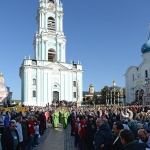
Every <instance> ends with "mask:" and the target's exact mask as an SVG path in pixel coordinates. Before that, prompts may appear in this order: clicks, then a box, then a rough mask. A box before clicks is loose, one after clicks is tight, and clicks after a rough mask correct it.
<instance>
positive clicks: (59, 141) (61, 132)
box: [33, 124, 77, 150]
mask: <svg viewBox="0 0 150 150" xmlns="http://www.w3.org/2000/svg"><path fill="white" fill-rule="evenodd" d="M39 142H40V144H39V145H38V146H37V147H35V148H34V149H33V150H77V149H76V148H74V136H70V125H69V126H68V128H67V129H63V128H62V125H61V124H60V125H59V127H58V128H56V129H54V128H53V127H52V126H50V127H49V128H48V129H47V130H46V133H45V134H44V135H43V136H41V137H40V139H39Z"/></svg>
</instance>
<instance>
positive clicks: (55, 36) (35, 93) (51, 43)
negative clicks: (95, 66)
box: [20, 0, 83, 106]
mask: <svg viewBox="0 0 150 150" xmlns="http://www.w3.org/2000/svg"><path fill="white" fill-rule="evenodd" d="M63 15H64V13H63V6H62V3H61V2H60V1H59V0H40V2H39V7H38V10H37V16H36V20H37V24H38V30H37V32H36V34H35V37H34V42H33V45H34V59H31V58H30V56H29V58H26V57H25V58H24V60H23V63H22V65H21V67H20V78H21V102H22V104H25V105H37V106H45V105H46V104H47V103H49V104H51V103H53V102H56V103H59V101H63V100H66V101H71V102H78V104H80V102H81V100H82V73H83V71H82V65H81V62H79V61H78V62H77V63H74V61H72V62H70V63H66V37H65V36H64V32H63Z"/></svg>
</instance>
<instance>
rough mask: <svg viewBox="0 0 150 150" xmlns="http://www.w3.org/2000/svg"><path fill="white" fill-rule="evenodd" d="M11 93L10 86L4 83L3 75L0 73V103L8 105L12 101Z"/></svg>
mask: <svg viewBox="0 0 150 150" xmlns="http://www.w3.org/2000/svg"><path fill="white" fill-rule="evenodd" d="M12 93H13V92H10V87H7V86H6V84H5V80H4V76H3V74H2V73H1V74H0V105H4V104H5V105H10V104H11V103H12Z"/></svg>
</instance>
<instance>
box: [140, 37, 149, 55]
mask: <svg viewBox="0 0 150 150" xmlns="http://www.w3.org/2000/svg"><path fill="white" fill-rule="evenodd" d="M141 52H142V53H147V52H150V38H148V40H147V42H146V43H145V44H143V46H142V48H141Z"/></svg>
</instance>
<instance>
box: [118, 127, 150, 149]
mask: <svg viewBox="0 0 150 150" xmlns="http://www.w3.org/2000/svg"><path fill="white" fill-rule="evenodd" d="M120 138H121V142H122V144H123V145H124V150H145V149H146V148H149V146H148V145H147V144H145V143H136V142H135V141H134V135H133V133H132V132H131V131H130V130H127V129H123V130H121V131H120Z"/></svg>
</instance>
